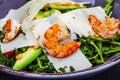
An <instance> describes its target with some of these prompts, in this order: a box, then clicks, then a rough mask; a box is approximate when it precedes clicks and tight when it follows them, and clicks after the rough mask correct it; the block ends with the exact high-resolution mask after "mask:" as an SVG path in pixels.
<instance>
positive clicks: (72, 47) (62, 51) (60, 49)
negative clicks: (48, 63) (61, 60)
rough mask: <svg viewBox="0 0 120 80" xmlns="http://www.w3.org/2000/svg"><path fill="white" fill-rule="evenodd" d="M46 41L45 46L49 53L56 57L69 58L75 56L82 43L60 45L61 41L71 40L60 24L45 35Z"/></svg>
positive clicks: (52, 27) (55, 25) (73, 42)
mask: <svg viewBox="0 0 120 80" xmlns="http://www.w3.org/2000/svg"><path fill="white" fill-rule="evenodd" d="M44 37H45V40H44V41H43V45H44V47H45V48H46V50H47V52H48V53H49V54H50V55H51V56H54V57H67V56H69V55H71V54H73V53H74V52H75V51H76V50H77V49H78V48H79V47H80V43H78V42H75V41H72V42H68V43H67V44H60V42H61V41H64V40H65V39H67V38H69V33H68V32H67V30H66V29H64V28H62V27H61V26H60V25H59V24H54V25H53V26H51V27H50V28H49V29H48V30H47V31H46V32H45V34H44Z"/></svg>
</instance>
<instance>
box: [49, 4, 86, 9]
mask: <svg viewBox="0 0 120 80" xmlns="http://www.w3.org/2000/svg"><path fill="white" fill-rule="evenodd" d="M48 7H49V8H51V9H58V10H73V9H78V8H85V6H84V5H80V6H74V5H71V6H57V5H55V4H49V5H48Z"/></svg>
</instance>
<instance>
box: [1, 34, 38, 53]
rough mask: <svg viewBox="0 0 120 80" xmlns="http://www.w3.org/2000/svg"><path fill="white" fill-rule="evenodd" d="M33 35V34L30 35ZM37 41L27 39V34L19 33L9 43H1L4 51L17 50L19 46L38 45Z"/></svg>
mask: <svg viewBox="0 0 120 80" xmlns="http://www.w3.org/2000/svg"><path fill="white" fill-rule="evenodd" d="M30 36H31V35H30ZM36 44H37V43H36V41H35V40H33V39H32V38H30V39H27V38H26V36H25V35H23V34H19V35H18V36H17V37H16V38H15V39H14V40H12V41H10V42H7V43H0V45H1V51H2V53H5V52H8V51H11V50H15V49H17V48H21V47H25V46H33V45H36Z"/></svg>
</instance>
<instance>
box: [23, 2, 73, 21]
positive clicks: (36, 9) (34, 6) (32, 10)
mask: <svg viewBox="0 0 120 80" xmlns="http://www.w3.org/2000/svg"><path fill="white" fill-rule="evenodd" d="M55 2H61V3H66V2H71V3H74V2H73V1H71V0H32V4H31V7H30V9H29V11H28V14H29V15H28V16H27V17H26V18H25V19H24V21H23V23H24V22H27V21H32V20H33V19H34V17H35V16H36V15H37V13H38V12H39V10H41V9H42V8H43V7H44V6H45V5H46V4H48V3H55Z"/></svg>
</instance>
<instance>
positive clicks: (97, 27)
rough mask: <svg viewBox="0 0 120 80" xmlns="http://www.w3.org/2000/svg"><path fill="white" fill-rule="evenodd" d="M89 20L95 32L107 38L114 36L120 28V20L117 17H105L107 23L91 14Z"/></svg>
mask: <svg viewBox="0 0 120 80" xmlns="http://www.w3.org/2000/svg"><path fill="white" fill-rule="evenodd" d="M89 21H90V24H91V26H92V28H93V30H94V31H95V33H97V34H98V35H99V36H101V37H102V38H105V39H109V38H113V37H114V36H115V35H116V33H117V32H118V30H119V24H120V21H119V20H118V19H115V18H109V17H105V23H102V22H101V21H100V20H98V19H97V18H96V17H95V16H94V15H89Z"/></svg>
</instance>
